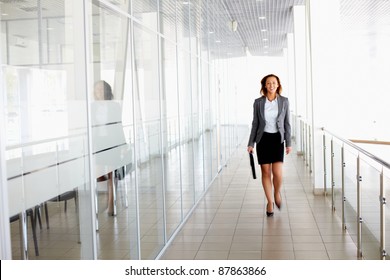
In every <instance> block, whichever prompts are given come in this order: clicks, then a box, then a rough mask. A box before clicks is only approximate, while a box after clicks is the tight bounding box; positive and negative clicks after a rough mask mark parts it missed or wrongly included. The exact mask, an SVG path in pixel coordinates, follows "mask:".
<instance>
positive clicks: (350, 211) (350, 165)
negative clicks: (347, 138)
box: [344, 147, 357, 243]
mask: <svg viewBox="0 0 390 280" xmlns="http://www.w3.org/2000/svg"><path fill="white" fill-rule="evenodd" d="M344 161H345V169H344V172H345V186H344V195H345V206H344V207H345V210H344V211H345V212H344V214H345V223H346V227H347V230H348V233H349V234H350V235H351V237H352V239H353V240H354V242H355V243H357V214H356V213H357V182H356V175H357V154H356V153H354V151H352V150H351V149H348V148H347V147H345V150H344Z"/></svg>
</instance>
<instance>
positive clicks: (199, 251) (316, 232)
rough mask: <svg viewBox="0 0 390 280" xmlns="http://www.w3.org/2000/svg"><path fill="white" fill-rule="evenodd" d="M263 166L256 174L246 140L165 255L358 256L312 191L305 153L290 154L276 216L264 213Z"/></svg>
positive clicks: (221, 257) (335, 218)
mask: <svg viewBox="0 0 390 280" xmlns="http://www.w3.org/2000/svg"><path fill="white" fill-rule="evenodd" d="M259 171H260V170H257V179H256V180H254V179H252V177H251V173H250V167H249V159H248V155H247V152H246V147H245V143H242V144H241V146H240V147H238V149H237V150H236V152H235V153H234V154H233V155H232V158H231V159H230V161H229V162H228V164H227V166H226V167H225V168H223V169H222V171H221V173H220V174H219V175H218V177H217V178H216V179H215V180H214V182H213V183H212V185H211V186H210V188H209V190H208V191H207V192H206V194H205V195H204V197H203V198H202V200H201V201H200V202H199V204H198V206H197V207H196V209H195V210H194V213H193V214H192V216H191V217H189V219H188V220H187V222H186V223H185V224H184V226H183V227H182V229H181V230H180V231H179V232H178V234H177V236H176V238H174V240H173V241H172V243H171V245H170V246H169V247H168V248H167V250H166V251H165V252H164V254H163V255H162V256H161V259H165V260H173V259H202V260H206V259H218V260H226V259H232V260H239V259H263V260H353V259H357V257H356V256H357V249H356V245H355V244H354V243H353V241H352V239H351V237H350V236H349V235H348V233H346V232H344V231H343V230H342V227H341V221H340V218H339V216H338V215H337V214H335V213H333V212H332V211H331V207H330V202H329V200H328V199H327V198H326V197H325V196H322V195H314V194H313V192H312V187H311V185H310V174H309V173H308V169H307V168H306V167H305V163H304V162H303V160H302V158H301V157H299V156H297V155H296V153H295V152H293V153H292V154H290V155H288V156H286V157H285V164H284V184H283V189H282V197H283V205H282V208H281V211H279V210H278V209H275V214H274V216H273V217H268V218H267V216H266V214H265V196H264V193H263V190H262V188H261V181H260V180H261V179H260V178H259V177H260V174H259Z"/></svg>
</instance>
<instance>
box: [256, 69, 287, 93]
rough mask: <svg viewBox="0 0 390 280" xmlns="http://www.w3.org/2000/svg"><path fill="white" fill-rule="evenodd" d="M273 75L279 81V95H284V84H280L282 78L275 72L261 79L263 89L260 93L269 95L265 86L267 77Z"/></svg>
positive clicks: (277, 91) (277, 90)
mask: <svg viewBox="0 0 390 280" xmlns="http://www.w3.org/2000/svg"><path fill="white" fill-rule="evenodd" d="M271 77H274V78H276V80H277V81H278V85H279V86H278V88H277V89H276V93H277V94H279V95H282V90H283V88H282V85H281V84H280V79H279V77H278V76H276V75H275V74H269V75H267V76H265V77H264V78H262V79H261V90H260V94H262V95H267V88H266V87H265V83H266V82H267V79H268V78H271Z"/></svg>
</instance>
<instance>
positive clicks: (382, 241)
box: [379, 167, 387, 260]
mask: <svg viewBox="0 0 390 280" xmlns="http://www.w3.org/2000/svg"><path fill="white" fill-rule="evenodd" d="M383 177H384V175H383V167H382V172H381V174H380V198H379V200H380V215H381V216H380V221H381V222H380V223H381V229H380V230H381V233H380V253H381V259H382V260H386V255H387V253H386V219H385V214H386V212H385V211H386V197H385V190H384V183H383V180H384V178H383Z"/></svg>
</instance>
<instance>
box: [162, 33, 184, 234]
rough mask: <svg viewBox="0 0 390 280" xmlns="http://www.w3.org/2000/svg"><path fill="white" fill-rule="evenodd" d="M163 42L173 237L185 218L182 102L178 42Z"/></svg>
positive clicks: (167, 187)
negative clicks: (181, 128) (182, 180)
mask: <svg viewBox="0 0 390 280" xmlns="http://www.w3.org/2000/svg"><path fill="white" fill-rule="evenodd" d="M161 46H162V50H161V52H162V61H161V63H162V69H163V70H162V73H163V75H162V79H163V80H162V90H163V92H162V102H163V103H162V108H163V143H164V147H163V151H164V171H165V173H164V179H165V183H166V184H165V205H166V223H167V237H168V238H169V237H170V236H171V235H172V233H173V232H174V231H175V230H176V229H177V227H178V225H179V224H180V222H181V221H182V199H181V172H180V146H179V142H180V135H179V103H178V91H177V69H176V46H175V44H173V43H171V42H170V41H167V40H164V39H162V40H161Z"/></svg>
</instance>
